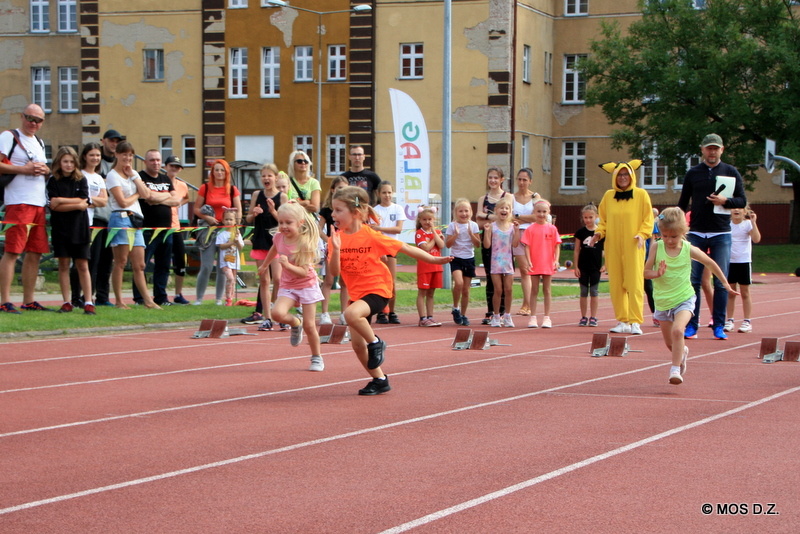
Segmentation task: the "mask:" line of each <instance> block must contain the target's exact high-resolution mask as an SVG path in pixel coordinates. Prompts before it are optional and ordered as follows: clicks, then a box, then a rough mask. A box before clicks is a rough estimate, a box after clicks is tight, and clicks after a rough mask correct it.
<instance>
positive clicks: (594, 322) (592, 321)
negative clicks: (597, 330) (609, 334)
mask: <svg viewBox="0 0 800 534" xmlns="http://www.w3.org/2000/svg"><path fill="white" fill-rule="evenodd" d="M589 326H597V317H589Z"/></svg>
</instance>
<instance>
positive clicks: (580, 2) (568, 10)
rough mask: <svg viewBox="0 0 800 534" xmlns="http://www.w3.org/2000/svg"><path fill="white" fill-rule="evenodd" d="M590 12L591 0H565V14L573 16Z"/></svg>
mask: <svg viewBox="0 0 800 534" xmlns="http://www.w3.org/2000/svg"><path fill="white" fill-rule="evenodd" d="M588 14H589V0H565V4H564V15H566V16H568V17H571V16H575V15H588Z"/></svg>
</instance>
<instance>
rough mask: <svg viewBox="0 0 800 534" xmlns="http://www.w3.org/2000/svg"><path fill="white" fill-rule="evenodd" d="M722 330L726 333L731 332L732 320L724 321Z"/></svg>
mask: <svg viewBox="0 0 800 534" xmlns="http://www.w3.org/2000/svg"><path fill="white" fill-rule="evenodd" d="M722 329H723V330H725V331H726V332H733V329H734V324H733V319H728V320H726V321H725V326H723V327H722Z"/></svg>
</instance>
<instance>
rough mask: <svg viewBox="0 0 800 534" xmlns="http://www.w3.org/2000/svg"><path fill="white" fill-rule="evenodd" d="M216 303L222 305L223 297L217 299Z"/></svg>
mask: <svg viewBox="0 0 800 534" xmlns="http://www.w3.org/2000/svg"><path fill="white" fill-rule="evenodd" d="M214 304H216V305H217V306H222V304H223V303H222V299H217V301H216V302H215V303H214Z"/></svg>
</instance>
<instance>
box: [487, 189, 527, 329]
mask: <svg viewBox="0 0 800 534" xmlns="http://www.w3.org/2000/svg"><path fill="white" fill-rule="evenodd" d="M512 198H513V197H512V196H511V195H509V196H507V197H503V198H501V199H500V200H498V201H497V204H495V207H494V214H495V217H496V219H495V221H494V222H491V223H489V222H487V223H486V224H484V226H483V230H484V232H483V246H484V248H487V249H488V248H491V249H492V256H491V266H490V269H489V272H490V273H491V276H492V284H494V289H495V290H494V294H493V295H492V320H491V321H490V322H489V326H494V327H499V326H506V327H509V328H513V327H514V321H513V319H511V313H510V312H509V310H510V309H511V300H512V298H513V289H514V256H513V254H512V251H513V249H514V247H516V246H518V245H519V223H515V222H514V217H513V214H512V208H513V203H512ZM501 302H505V311H506V313H505V314H504V315H503V317H502V320H501V318H500V303H501Z"/></svg>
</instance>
